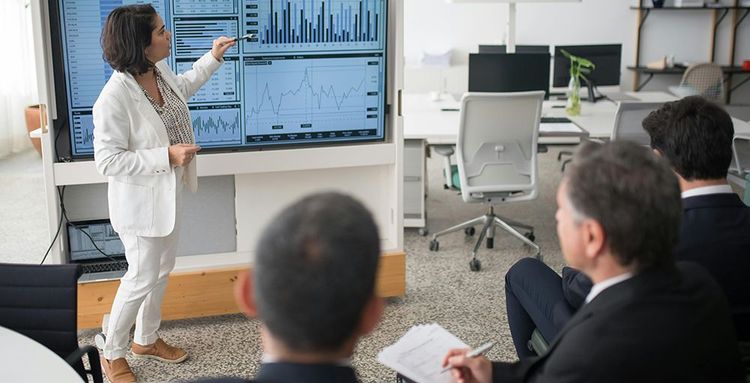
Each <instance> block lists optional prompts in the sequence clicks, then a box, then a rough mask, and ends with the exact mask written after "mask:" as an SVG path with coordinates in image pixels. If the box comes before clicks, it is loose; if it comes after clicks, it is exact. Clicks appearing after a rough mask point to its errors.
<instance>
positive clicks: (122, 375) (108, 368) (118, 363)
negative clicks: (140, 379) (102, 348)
mask: <svg viewBox="0 0 750 383" xmlns="http://www.w3.org/2000/svg"><path fill="white" fill-rule="evenodd" d="M99 361H100V362H101V364H102V368H103V369H104V375H106V376H107V380H109V383H136V380H135V374H133V371H131V370H130V366H129V365H128V361H127V360H125V358H117V359H115V360H112V361H109V360H107V359H106V358H105V357H104V356H101V357H99Z"/></svg>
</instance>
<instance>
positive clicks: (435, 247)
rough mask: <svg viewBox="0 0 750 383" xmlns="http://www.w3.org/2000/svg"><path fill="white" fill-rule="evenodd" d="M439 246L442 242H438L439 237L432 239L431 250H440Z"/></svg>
mask: <svg viewBox="0 0 750 383" xmlns="http://www.w3.org/2000/svg"><path fill="white" fill-rule="evenodd" d="M439 248H440V242H438V241H437V239H433V240H432V241H430V251H438V249H439Z"/></svg>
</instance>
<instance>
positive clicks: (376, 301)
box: [357, 294, 385, 336]
mask: <svg viewBox="0 0 750 383" xmlns="http://www.w3.org/2000/svg"><path fill="white" fill-rule="evenodd" d="M384 310H385V300H384V299H383V298H380V297H379V296H377V295H375V294H373V295H372V297H371V298H370V300H369V301H367V304H366V305H365V308H364V309H363V310H362V317H361V319H360V320H359V326H358V329H357V333H358V334H359V336H365V335H367V334H369V333H371V332H373V331H374V330H375V328H376V327H378V323H380V318H382V317H383V311H384Z"/></svg>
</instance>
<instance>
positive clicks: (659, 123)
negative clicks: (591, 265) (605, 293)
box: [505, 96, 750, 359]
mask: <svg viewBox="0 0 750 383" xmlns="http://www.w3.org/2000/svg"><path fill="white" fill-rule="evenodd" d="M643 128H644V129H645V130H646V131H647V132H648V134H649V135H650V136H651V148H652V149H653V150H654V151H655V152H656V153H657V154H659V155H660V156H663V157H664V158H666V159H667V160H668V161H669V163H670V165H671V166H672V170H674V172H675V174H676V175H677V178H678V180H679V182H680V189H681V190H682V209H683V218H682V222H681V228H680V236H679V240H678V244H677V247H676V248H675V257H676V259H677V260H678V261H681V260H685V261H694V262H697V263H699V264H700V265H702V266H703V267H705V268H706V269H708V271H709V273H710V274H711V275H712V276H713V277H714V278H715V279H716V281H717V282H719V285H720V286H721V287H722V290H723V291H724V294H725V295H726V297H727V299H728V300H729V305H730V309H731V310H732V317H733V319H734V324H735V327H736V331H737V333H738V338H739V339H741V340H746V341H750V277H748V273H749V272H750V207H747V206H745V205H744V204H743V203H742V201H741V200H740V198H739V197H738V196H737V195H736V194H734V193H733V192H732V189H731V187H730V186H729V184H728V183H727V169H728V168H729V164H730V162H731V161H732V138H733V136H734V128H733V124H732V119H731V117H730V116H729V114H727V113H726V112H725V111H724V110H723V109H722V108H721V107H719V106H718V105H716V104H713V103H711V102H709V101H706V100H705V99H703V98H701V97H697V96H696V97H687V98H684V99H682V100H679V101H675V102H670V103H667V104H664V106H663V107H661V108H660V109H658V110H656V111H654V112H652V113H651V114H650V115H649V116H648V117H646V119H644V120H643ZM505 282H506V283H505V294H506V300H507V310H508V323H509V325H510V329H511V334H512V335H513V342H514V344H515V346H516V351H517V352H518V356H519V358H522V359H523V358H525V357H529V356H533V355H534V354H533V353H532V352H531V350H529V349H528V348H527V347H526V343H527V341H528V340H529V338H530V337H531V333H532V332H533V330H534V328H538V329H539V331H540V333H541V334H542V336H543V337H544V338H545V339H546V340H547V341H552V339H554V337H555V336H556V335H557V333H558V332H559V331H560V330H561V329H562V327H563V326H564V325H565V323H566V322H567V321H568V320H569V319H570V317H571V316H572V315H573V313H574V312H575V311H576V310H577V309H578V308H579V307H581V305H582V303H583V298H584V297H585V296H586V294H588V292H589V289H590V288H591V281H590V280H589V279H588V278H587V277H586V275H585V274H583V273H580V272H578V271H576V270H574V269H571V268H568V267H566V268H563V271H562V278H561V277H560V276H558V275H557V273H555V272H554V271H553V270H552V269H550V268H549V267H548V266H546V265H544V264H543V263H542V262H539V261H537V260H535V259H523V260H521V261H519V262H518V263H516V264H515V265H513V267H511V268H510V270H509V271H508V273H507V274H506V276H505Z"/></svg>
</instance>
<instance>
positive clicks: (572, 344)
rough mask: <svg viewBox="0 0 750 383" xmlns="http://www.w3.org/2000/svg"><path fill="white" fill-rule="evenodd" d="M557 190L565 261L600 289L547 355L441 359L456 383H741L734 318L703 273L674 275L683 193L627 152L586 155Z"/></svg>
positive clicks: (683, 268) (586, 151)
mask: <svg viewBox="0 0 750 383" xmlns="http://www.w3.org/2000/svg"><path fill="white" fill-rule="evenodd" d="M571 165H572V166H570V167H569V168H568V171H567V172H566V174H565V176H564V178H563V180H562V182H561V184H560V187H559V189H558V192H557V206H558V209H557V213H556V215H555V218H556V220H557V234H558V237H559V239H560V247H561V248H562V253H563V256H564V258H565V261H566V262H567V263H568V264H569V265H570V266H572V267H575V268H576V269H578V270H581V272H583V273H584V274H586V275H587V276H588V277H589V278H590V279H591V280H592V281H593V283H594V284H593V287H592V288H591V291H590V292H589V293H588V295H586V297H585V298H584V304H583V306H582V307H581V308H580V309H579V310H578V311H577V312H576V313H575V314H574V315H573V317H572V318H571V319H570V320H569V321H568V322H567V323H566V324H565V326H564V327H563V329H562V330H561V331H560V333H559V334H558V336H557V337H556V338H555V340H554V341H553V342H552V343H551V344H550V348H549V350H548V352H547V353H545V354H544V355H542V356H541V357H530V358H526V359H523V360H521V361H519V362H516V363H505V362H495V363H492V362H490V361H489V360H487V359H486V358H484V357H476V358H468V357H466V353H467V351H468V350H459V349H456V350H451V351H450V352H449V353H448V354H447V355H446V357H445V358H444V360H443V364H444V365H445V366H452V367H453V368H452V369H451V371H452V372H451V373H452V374H453V376H454V378H456V380H457V381H458V382H483V383H485V382H615V383H616V382H738V383H739V382H743V381H744V378H743V376H742V370H741V367H740V360H739V351H738V349H737V343H736V342H737V340H736V338H735V335H734V329H733V328H732V323H731V320H730V318H729V308H728V305H727V302H726V299H725V298H724V297H723V295H722V293H721V290H720V288H719V286H718V285H717V284H716V282H715V281H714V280H713V279H712V278H711V276H710V275H709V274H708V272H706V271H705V269H703V268H702V267H700V266H698V265H696V264H694V263H690V262H684V263H679V264H677V265H675V262H674V257H673V255H672V254H673V252H672V251H673V248H674V246H675V245H676V243H677V236H678V232H679V225H680V215H681V206H680V189H679V185H678V181H677V179H676V177H675V176H674V174H673V173H672V171H671V170H670V169H669V166H668V165H667V163H666V161H665V160H663V159H661V158H659V157H657V156H654V155H653V154H652V153H650V152H649V151H648V149H646V148H643V147H640V146H638V145H636V144H635V143H631V142H625V141H623V142H610V143H607V144H604V145H597V144H589V145H585V146H584V147H582V148H581V150H580V151H579V152H578V153H577V154H576V156H575V158H574V160H573V162H572V164H571Z"/></svg>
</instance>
